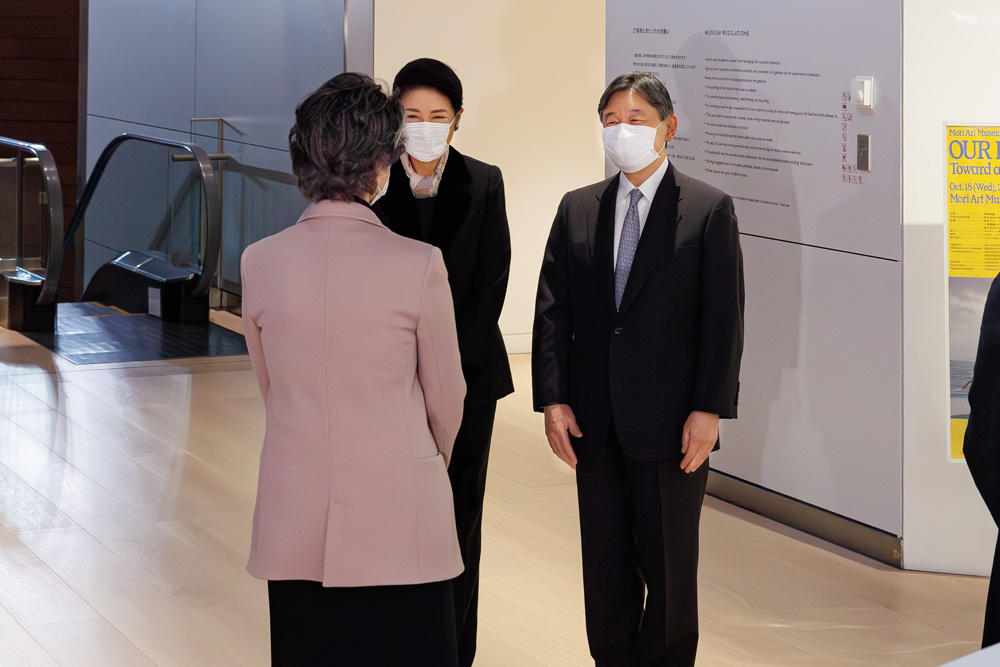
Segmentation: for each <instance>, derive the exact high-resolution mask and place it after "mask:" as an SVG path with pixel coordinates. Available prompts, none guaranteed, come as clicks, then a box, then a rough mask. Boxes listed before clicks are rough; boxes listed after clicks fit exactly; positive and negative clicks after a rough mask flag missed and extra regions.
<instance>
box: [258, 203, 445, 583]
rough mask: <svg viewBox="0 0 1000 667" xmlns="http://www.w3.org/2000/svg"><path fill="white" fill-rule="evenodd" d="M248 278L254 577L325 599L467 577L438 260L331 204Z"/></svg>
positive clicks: (269, 250)
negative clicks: (335, 589) (358, 589)
mask: <svg viewBox="0 0 1000 667" xmlns="http://www.w3.org/2000/svg"><path fill="white" fill-rule="evenodd" d="M241 268H242V274H243V323H244V332H245V334H246V339H247V348H248V349H249V351H250V360H251V362H252V364H253V369H254V372H255V373H256V375H257V381H258V382H259V384H260V391H261V394H262V395H263V397H264V404H265V407H266V411H267V428H266V432H265V434H264V445H263V449H262V450H261V455H260V477H259V481H258V487H257V507H256V509H255V511H254V517H253V537H252V543H251V547H250V562H249V564H248V565H247V570H248V571H249V572H250V574H252V575H254V576H255V577H259V578H261V579H307V580H312V581H321V582H323V584H324V585H325V586H378V585H393V584H416V583H423V582H430V581H442V580H445V579H450V578H452V577H454V576H456V575H457V574H459V573H460V572H461V571H462V558H461V556H460V554H459V549H458V539H457V537H456V534H455V514H454V507H453V506H452V494H451V485H450V484H449V482H448V473H447V470H446V466H447V465H448V457H449V455H450V454H451V448H452V445H453V444H454V440H455V435H456V434H457V433H458V427H459V424H460V423H461V421H462V406H463V399H464V396H465V381H464V379H463V376H462V366H461V362H460V360H459V352H458V339H457V335H456V333H455V315H454V310H453V308H452V301H451V292H450V290H449V288H448V279H447V273H446V271H445V267H444V262H443V261H442V259H441V253H440V251H438V250H437V249H436V248H434V247H432V246H430V245H427V244H425V243H420V242H418V241H413V240H410V239H407V238H404V237H402V236H397V235H396V234H394V233H393V232H391V231H389V230H388V229H386V228H385V227H384V226H382V224H381V223H380V222H379V220H378V218H377V217H376V216H375V214H374V213H373V212H372V211H371V210H370V209H368V208H367V207H365V206H364V205H362V204H358V203H354V202H334V201H321V202H317V203H314V204H311V205H310V206H309V207H308V208H307V209H306V210H305V212H304V213H303V214H302V217H301V218H300V219H299V221H298V223H297V224H296V225H294V226H293V227H290V228H288V229H286V230H284V231H282V232H280V233H278V234H275V235H274V236H271V237H268V238H266V239H264V240H262V241H259V242H257V243H254V244H253V245H251V246H250V247H249V248H247V249H246V252H244V253H243V260H242V267H241Z"/></svg>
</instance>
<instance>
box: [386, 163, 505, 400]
mask: <svg viewBox="0 0 1000 667" xmlns="http://www.w3.org/2000/svg"><path fill="white" fill-rule="evenodd" d="M449 150H450V151H451V153H450V154H449V155H448V160H447V162H446V163H445V168H444V173H443V174H442V176H441V185H440V187H439V188H438V194H437V197H435V198H434V199H435V201H434V213H433V216H432V223H431V228H430V237H429V238H424V235H423V233H422V231H421V226H420V220H419V217H418V215H417V209H416V199H415V198H414V197H413V192H412V191H411V190H410V179H409V177H408V176H407V175H406V171H405V170H404V169H403V165H402V164H400V163H399V162H396V163H395V164H394V165H393V166H392V171H391V173H390V176H389V190H388V192H386V194H385V196H383V197H382V198H381V199H379V200H378V201H377V202H376V203H375V207H374V208H375V211H376V213H378V215H379V217H380V218H381V220H382V222H383V223H384V224H385V226H386V227H388V228H389V229H391V230H393V231H394V232H396V233H397V234H401V235H403V236H407V237H409V238H412V239H417V240H419V241H425V242H427V243H430V244H432V245H435V246H437V247H438V248H440V249H441V252H442V254H443V255H444V263H445V266H446V267H447V269H448V282H449V283H450V284H451V296H452V300H453V301H454V302H455V323H456V325H457V327H458V346H459V349H460V350H461V353H462V368H463V370H464V371H465V382H466V385H467V387H468V388H467V390H466V401H467V402H468V403H470V404H472V405H482V404H485V403H489V402H492V401H496V400H497V399H499V398H502V397H504V396H506V395H507V394H509V393H511V392H513V391H514V383H513V380H512V379H511V374H510V362H509V361H508V359H507V350H506V348H505V347H504V342H503V336H502V335H501V334H500V326H499V324H498V321H499V319H500V311H501V310H503V303H504V299H505V298H506V295H507V279H508V277H509V276H510V228H509V227H508V224H507V209H506V205H505V203H504V192H503V176H502V175H501V174H500V169H499V168H498V167H496V166H494V165H490V164H486V163H485V162H480V161H479V160H474V159H473V158H470V157H466V156H464V155H462V154H461V153H459V152H458V151H457V150H455V149H454V148H450V149H449Z"/></svg>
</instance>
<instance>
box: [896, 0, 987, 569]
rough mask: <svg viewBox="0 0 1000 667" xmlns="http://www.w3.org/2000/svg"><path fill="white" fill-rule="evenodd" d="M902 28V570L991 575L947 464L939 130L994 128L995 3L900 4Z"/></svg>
mask: <svg viewBox="0 0 1000 667" xmlns="http://www.w3.org/2000/svg"><path fill="white" fill-rule="evenodd" d="M903 26H904V30H903V101H904V106H903V147H904V148H903V177H904V180H903V268H904V276H903V326H904V335H903V350H904V354H903V369H904V371H903V381H904V388H903V414H904V425H903V563H904V566H905V567H906V568H907V569H920V570H936V571H947V572H963V573H969V574H988V573H989V570H990V565H991V563H992V554H993V544H994V541H995V540H996V528H995V526H994V525H993V522H992V520H991V519H990V516H989V514H988V513H987V511H986V508H985V506H984V505H983V502H982V500H980V498H979V494H978V493H977V492H976V489H975V486H974V485H973V483H972V479H971V477H970V476H969V471H968V469H967V468H966V466H965V464H964V463H962V462H957V463H951V462H949V461H948V457H947V447H948V442H949V414H950V413H949V404H948V387H949V374H948V373H949V371H948V286H947V266H946V261H945V259H946V252H947V248H946V245H945V239H946V236H945V234H946V228H945V226H946V220H945V150H944V145H945V144H944V127H943V126H944V124H945V123H953V124H961V123H969V124H976V123H993V124H997V123H998V122H1000V90H998V89H997V86H996V85H995V77H994V76H993V69H994V67H993V63H994V62H995V59H996V43H997V39H998V38H1000V5H998V3H997V2H996V0H949V1H947V2H941V0H905V2H904V3H903ZM928 45H933V48H928Z"/></svg>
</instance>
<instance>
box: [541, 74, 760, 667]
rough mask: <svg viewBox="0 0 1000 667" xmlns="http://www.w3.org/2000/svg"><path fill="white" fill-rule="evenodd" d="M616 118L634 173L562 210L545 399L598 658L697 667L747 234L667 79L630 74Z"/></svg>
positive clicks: (731, 414) (547, 290)
mask: <svg viewBox="0 0 1000 667" xmlns="http://www.w3.org/2000/svg"><path fill="white" fill-rule="evenodd" d="M598 114H599V116H600V119H601V122H602V124H603V125H604V129H603V130H602V134H603V139H604V147H605V153H606V154H607V156H608V157H609V158H610V159H611V161H612V162H613V163H614V164H615V166H617V167H618V168H619V169H620V170H621V173H619V174H616V175H615V176H613V177H611V178H610V179H608V180H605V181H603V182H600V183H596V184H594V185H590V186H587V187H585V188H581V189H579V190H575V191H573V192H569V193H567V194H566V195H565V196H564V197H563V200H562V202H561V203H560V205H559V209H558V212H557V213H556V218H555V222H554V223H553V225H552V230H551V233H550V235H549V241H548V245H547V246H546V249H545V256H544V259H543V262H542V270H541V277H540V279H539V285H538V296H537V301H536V306H535V326H534V340H533V356H532V375H533V386H534V403H535V409H536V410H538V411H544V412H545V430H546V435H547V437H548V440H549V444H550V446H551V447H552V450H553V452H555V453H556V454H557V455H558V456H559V458H561V459H562V460H563V461H565V462H566V463H567V464H569V465H570V466H572V467H574V468H575V469H576V479H577V490H578V498H579V507H580V536H581V543H582V550H583V580H584V581H583V583H584V597H585V607H586V616H587V637H588V640H589V644H590V652H591V655H592V656H593V657H594V660H595V662H596V664H597V666H598V667H619V666H622V667H624V666H629V667H638V666H639V665H642V666H644V667H645V666H647V665H649V666H652V665H692V664H694V660H695V654H696V651H697V644H698V606H697V593H698V588H697V569H698V526H699V520H700V516H701V506H702V500H703V498H704V493H705V483H706V480H707V477H708V465H707V459H708V455H709V452H711V451H712V450H713V448H715V447H717V445H718V435H719V418H720V417H722V418H735V417H736V404H737V394H738V378H739V367H740V359H741V356H742V351H743V302H744V288H743V259H742V252H741V250H740V243H739V231H738V229H737V225H736V215H735V212H734V210H733V202H732V199H730V197H729V196H727V195H726V194H724V193H722V192H720V191H719V190H716V189H715V188H713V187H711V186H709V185H707V184H705V183H703V182H701V181H698V180H695V179H693V178H691V177H688V176H685V175H684V174H682V173H681V172H680V171H678V170H677V169H675V168H674V167H673V165H671V164H670V163H669V161H668V160H667V158H666V144H667V142H668V141H669V140H670V139H672V138H673V137H674V135H675V133H676V131H677V118H676V116H674V113H673V104H672V102H671V100H670V95H669V94H668V92H667V90H666V88H664V86H663V84H662V83H660V81H659V80H657V79H656V78H655V77H654V76H653V75H650V74H638V73H636V74H624V75H621V76H619V77H618V78H616V79H615V80H614V81H613V82H612V83H611V84H610V85H609V86H608V88H607V90H605V92H604V95H603V96H602V97H601V101H600V103H599V105H598ZM644 597H645V604H644Z"/></svg>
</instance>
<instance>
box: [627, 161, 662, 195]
mask: <svg viewBox="0 0 1000 667" xmlns="http://www.w3.org/2000/svg"><path fill="white" fill-rule="evenodd" d="M669 166H670V159H669V158H663V162H662V163H661V164H660V166H659V167H657V169H656V171H654V172H653V173H652V174H650V176H649V178H647V179H646V180H645V181H643V182H642V185H640V186H639V192H641V193H642V196H643V197H645V198H646V199H648V200H649V201H650V202H652V201H653V197H654V196H656V191H657V190H658V189H659V188H660V183H661V182H663V177H664V176H666V175H667V168H668V167H669ZM633 190H635V186H634V185H632V181H630V180H628V176H626V175H625V172H621V173H619V174H618V198H619V199H628V198H629V195H630V194H631V193H632V191H633Z"/></svg>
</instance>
